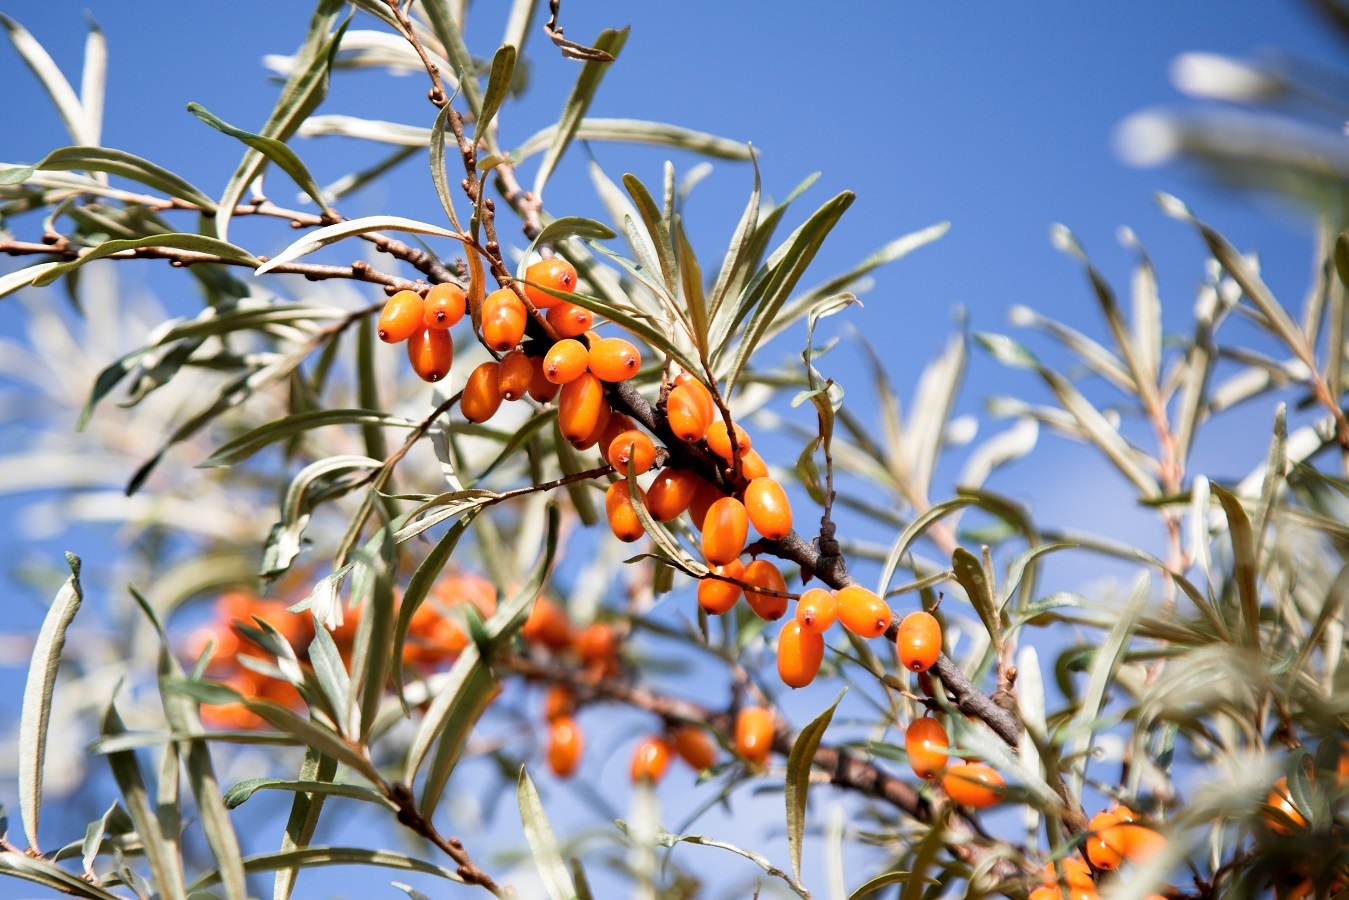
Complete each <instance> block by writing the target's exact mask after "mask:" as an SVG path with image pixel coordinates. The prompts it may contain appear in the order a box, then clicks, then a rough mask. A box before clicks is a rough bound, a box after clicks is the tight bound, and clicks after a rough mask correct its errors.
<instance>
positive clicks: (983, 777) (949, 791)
mask: <svg viewBox="0 0 1349 900" xmlns="http://www.w3.org/2000/svg"><path fill="white" fill-rule="evenodd" d="M941 786H942V788H943V789H944V790H945V791H946V795H947V796H948V797H950V798H951V800H952V801H954V802H955V803H959V804H960V805H961V806H968V807H971V808H973V809H983V808H984V807H986V806H992V805H993V804H995V803H997V802H998V801H1000V800H1001V799H1002V792H1001V789H1002V788H1004V787H1006V786H1007V782H1006V781H1004V780H1003V777H1002V776H1001V775H999V774H998V773H997V772H996V771H994V770H993V767H992V766H989V765H987V764H985V763H957V764H956V765H954V766H949V767H948V768H947V769H946V774H945V775H943V776H942V779H941Z"/></svg>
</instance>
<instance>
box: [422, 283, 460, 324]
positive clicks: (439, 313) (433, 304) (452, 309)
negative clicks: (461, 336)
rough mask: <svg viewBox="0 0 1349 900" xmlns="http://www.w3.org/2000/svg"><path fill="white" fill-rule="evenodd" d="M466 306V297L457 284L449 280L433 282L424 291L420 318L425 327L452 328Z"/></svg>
mask: <svg viewBox="0 0 1349 900" xmlns="http://www.w3.org/2000/svg"><path fill="white" fill-rule="evenodd" d="M467 306H468V298H467V297H466V296H465V295H464V289H463V288H461V287H460V286H459V285H457V284H454V283H453V282H449V281H445V282H442V283H440V284H433V285H431V290H429V291H427V292H426V303H425V305H424V306H423V308H422V318H423V320H424V321H425V322H426V327H427V328H442V329H444V328H453V327H454V326H455V325H457V324H459V320H460V319H462V318H463V317H464V310H465V309H466V308H467Z"/></svg>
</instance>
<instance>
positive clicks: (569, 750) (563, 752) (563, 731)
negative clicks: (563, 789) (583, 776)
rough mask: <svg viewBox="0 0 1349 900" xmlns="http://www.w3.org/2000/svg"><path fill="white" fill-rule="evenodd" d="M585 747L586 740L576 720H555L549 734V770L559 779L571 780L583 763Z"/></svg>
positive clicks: (564, 717)
mask: <svg viewBox="0 0 1349 900" xmlns="http://www.w3.org/2000/svg"><path fill="white" fill-rule="evenodd" d="M584 747H585V739H584V738H583V737H582V736H581V729H580V728H579V727H578V726H577V724H576V720H575V719H573V718H572V717H571V716H563V717H562V718H560V719H555V720H554V721H553V727H552V728H551V729H550V730H549V732H548V768H550V769H552V770H553V774H554V775H556V776H557V777H558V778H570V777H571V774H572V773H573V772H575V771H576V766H577V765H579V764H580V762H581V751H582V750H583V749H584Z"/></svg>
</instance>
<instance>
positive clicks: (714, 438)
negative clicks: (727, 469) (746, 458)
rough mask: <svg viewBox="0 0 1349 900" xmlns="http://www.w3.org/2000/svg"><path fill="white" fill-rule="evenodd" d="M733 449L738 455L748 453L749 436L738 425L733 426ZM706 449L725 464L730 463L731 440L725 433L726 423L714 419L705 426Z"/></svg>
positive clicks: (722, 420)
mask: <svg viewBox="0 0 1349 900" xmlns="http://www.w3.org/2000/svg"><path fill="white" fill-rule="evenodd" d="M734 427H735V449H736V451H737V452H739V453H748V452H749V447H750V441H749V434H748V433H746V431H745V429H743V428H741V427H740V426H739V425H735V426H734ZM707 448H708V449H709V450H711V451H712V452H713V453H715V454H717V456H720V457H721V458H722V459H724V460H726V461H727V462H730V461H731V438H730V436H729V435H728V434H727V432H726V421H725V420H724V419H715V420H713V422H712V424H711V425H709V426H707Z"/></svg>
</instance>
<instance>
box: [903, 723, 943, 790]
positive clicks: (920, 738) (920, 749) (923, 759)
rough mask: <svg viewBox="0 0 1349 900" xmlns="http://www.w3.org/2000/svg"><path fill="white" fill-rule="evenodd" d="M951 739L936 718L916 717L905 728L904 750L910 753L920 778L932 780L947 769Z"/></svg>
mask: <svg viewBox="0 0 1349 900" xmlns="http://www.w3.org/2000/svg"><path fill="white" fill-rule="evenodd" d="M950 746H951V739H950V738H948V737H947V736H946V729H945V728H943V727H942V726H941V723H940V722H938V721H937V720H936V719H933V718H928V717H924V718H922V719H914V720H913V721H912V722H910V723H909V727H908V728H906V729H905V730H904V752H905V753H907V754H908V755H909V766H910V767H911V768H912V769H913V773H914V774H915V775H917V776H918V777H919V778H922V779H924V780H926V781H931V780H932V779H934V778H936V777H937V776H938V775H940V774H941V773H942V772H943V771H944V770H945V769H946V763H947V760H948V759H949V757H948V756H947V754H946V752H945V751H946V749H947V748H948V747H950Z"/></svg>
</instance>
